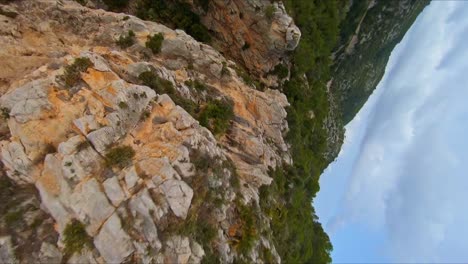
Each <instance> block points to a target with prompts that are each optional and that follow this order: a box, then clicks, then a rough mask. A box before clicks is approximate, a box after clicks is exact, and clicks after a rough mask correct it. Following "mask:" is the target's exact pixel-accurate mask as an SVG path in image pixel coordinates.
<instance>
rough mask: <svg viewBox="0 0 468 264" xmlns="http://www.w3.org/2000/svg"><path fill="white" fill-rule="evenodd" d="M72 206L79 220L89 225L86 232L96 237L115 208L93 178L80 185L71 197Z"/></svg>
mask: <svg viewBox="0 0 468 264" xmlns="http://www.w3.org/2000/svg"><path fill="white" fill-rule="evenodd" d="M70 206H71V208H72V209H73V211H74V212H75V214H76V216H77V217H78V219H80V220H81V221H82V222H84V223H87V224H88V225H87V226H86V231H88V233H89V234H91V235H94V234H95V233H96V232H97V231H98V229H99V227H100V226H101V225H102V223H103V222H104V221H105V220H106V219H107V218H108V217H109V216H110V215H111V214H112V213H113V212H114V208H113V207H112V206H111V205H110V204H109V202H108V201H107V198H106V196H105V195H104V193H102V191H101V188H100V186H99V183H98V182H97V181H96V179H94V178H92V179H90V180H88V181H85V182H84V183H80V184H79V185H78V186H77V187H76V188H75V190H74V191H73V193H72V194H71V196H70Z"/></svg>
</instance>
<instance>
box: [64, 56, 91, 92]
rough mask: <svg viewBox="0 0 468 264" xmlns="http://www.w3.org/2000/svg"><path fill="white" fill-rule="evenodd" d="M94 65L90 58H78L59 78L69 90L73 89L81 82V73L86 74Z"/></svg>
mask: <svg viewBox="0 0 468 264" xmlns="http://www.w3.org/2000/svg"><path fill="white" fill-rule="evenodd" d="M93 65H94V64H93V62H91V60H90V59H88V58H84V57H83V58H76V59H75V61H74V62H73V63H72V64H71V65H68V66H66V67H65V72H64V74H63V75H60V76H59V77H58V78H59V80H60V81H62V82H63V83H64V84H65V86H66V87H67V88H71V87H73V86H75V85H76V84H77V83H78V82H79V81H80V79H81V73H82V72H85V71H86V70H87V69H88V68H89V67H92V66H93Z"/></svg>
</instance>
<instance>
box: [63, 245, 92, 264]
mask: <svg viewBox="0 0 468 264" xmlns="http://www.w3.org/2000/svg"><path fill="white" fill-rule="evenodd" d="M67 263H68V264H84V263H86V264H97V263H98V262H97V261H96V258H95V257H94V256H93V252H91V251H90V250H89V249H87V248H85V249H83V250H81V252H79V253H75V254H73V255H72V256H71V258H70V259H68V261H67Z"/></svg>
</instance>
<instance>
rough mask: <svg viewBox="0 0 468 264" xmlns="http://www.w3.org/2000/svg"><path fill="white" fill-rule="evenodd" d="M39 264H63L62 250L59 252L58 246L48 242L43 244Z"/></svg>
mask: <svg viewBox="0 0 468 264" xmlns="http://www.w3.org/2000/svg"><path fill="white" fill-rule="evenodd" d="M0 262H1V261H0ZM39 262H40V263H61V262H62V252H60V250H58V248H57V247H56V246H54V245H52V244H50V243H47V242H43V243H42V245H41V250H40V251H39Z"/></svg>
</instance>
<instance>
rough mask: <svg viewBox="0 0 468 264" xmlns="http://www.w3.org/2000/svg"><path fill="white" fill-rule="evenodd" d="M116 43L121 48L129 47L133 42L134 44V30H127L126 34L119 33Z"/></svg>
mask: <svg viewBox="0 0 468 264" xmlns="http://www.w3.org/2000/svg"><path fill="white" fill-rule="evenodd" d="M116 43H117V45H118V46H119V47H120V48H122V49H126V48H128V47H131V46H132V45H133V44H135V32H133V31H132V30H129V31H128V34H127V35H126V36H124V35H121V36H120V37H119V39H118V40H117V41H116Z"/></svg>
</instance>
